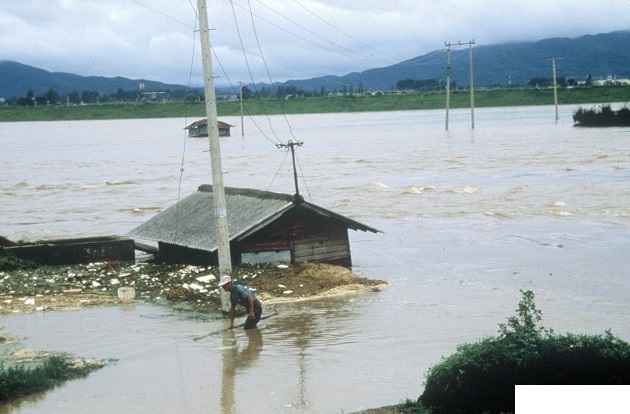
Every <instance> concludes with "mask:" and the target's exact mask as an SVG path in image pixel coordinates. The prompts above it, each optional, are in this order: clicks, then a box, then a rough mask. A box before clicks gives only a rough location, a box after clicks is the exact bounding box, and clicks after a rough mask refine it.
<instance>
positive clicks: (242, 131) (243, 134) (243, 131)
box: [239, 82, 245, 137]
mask: <svg viewBox="0 0 630 414" xmlns="http://www.w3.org/2000/svg"><path fill="white" fill-rule="evenodd" d="M239 84H240V85H241V136H242V137H244V136H245V124H244V123H243V82H239Z"/></svg>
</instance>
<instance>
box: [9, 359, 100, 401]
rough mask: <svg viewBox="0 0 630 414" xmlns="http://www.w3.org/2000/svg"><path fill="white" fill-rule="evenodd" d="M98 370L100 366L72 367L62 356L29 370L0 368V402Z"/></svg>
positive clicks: (21, 367) (23, 368)
mask: <svg viewBox="0 0 630 414" xmlns="http://www.w3.org/2000/svg"><path fill="white" fill-rule="evenodd" d="M98 368H100V366H94V365H85V366H83V367H80V368H77V367H74V366H73V365H72V364H71V361H70V360H69V358H68V357H66V356H62V355H52V356H49V357H48V358H46V360H45V361H44V363H43V364H41V365H38V366H35V367H30V368H26V367H24V366H21V365H19V366H11V367H9V368H5V367H0V402H3V401H8V400H12V399H15V398H19V397H22V396H25V395H29V394H34V393H37V392H40V391H44V390H47V389H50V388H53V387H54V386H56V385H57V384H59V383H61V382H63V381H67V380H70V379H74V378H78V377H84V376H86V375H87V374H88V373H89V372H91V371H93V370H94V369H98Z"/></svg>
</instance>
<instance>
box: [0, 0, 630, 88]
mask: <svg viewBox="0 0 630 414" xmlns="http://www.w3.org/2000/svg"><path fill="white" fill-rule="evenodd" d="M207 4H208V10H209V13H208V15H209V22H210V26H211V27H212V28H214V30H213V31H212V34H211V37H212V46H213V49H214V53H215V59H214V63H213V64H214V73H215V76H217V77H218V78H217V80H216V81H215V82H216V83H217V84H226V83H228V82H230V83H232V84H238V82H239V81H242V82H245V83H249V82H251V81H252V79H253V80H254V81H264V82H269V81H270V79H271V80H273V81H285V80H288V79H306V78H311V77H318V76H324V75H344V74H346V73H349V72H353V71H363V70H366V69H370V68H374V67H383V66H388V65H391V64H394V63H398V62H400V61H403V60H407V59H410V58H413V57H416V56H419V55H424V54H426V53H428V52H431V51H435V50H438V51H439V50H441V49H443V48H444V43H445V42H458V41H462V42H467V41H469V40H473V39H474V40H475V42H476V44H477V45H488V44H498V43H505V42H514V41H536V40H540V39H544V38H549V37H579V36H582V35H585V34H597V33H608V32H612V31H616V30H630V17H629V16H630V0H601V1H589V0H586V1H585V0H555V1H549V0H511V1H507V0H476V1H475V0H232V1H230V0H207ZM196 8H197V0H2V5H1V7H0V45H2V49H1V53H0V60H14V61H17V62H20V63H24V64H27V65H32V66H36V67H39V68H42V69H45V70H48V71H52V72H69V73H76V74H79V75H85V76H89V75H98V76H107V77H113V76H123V77H126V78H131V79H149V80H156V81H161V82H167V83H177V84H182V85H188V84H191V85H192V86H200V85H202V82H203V81H202V75H201V72H202V69H201V68H202V66H201V62H200V46H199V36H198V32H196V29H197V28H198V23H197V18H196V14H195V10H196ZM444 60H445V59H444V54H443V53H437V54H436V55H435V56H434V58H433V59H432V60H431V61H428V62H427V64H440V65H443V64H444V63H443V61H444Z"/></svg>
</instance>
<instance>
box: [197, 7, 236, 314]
mask: <svg viewBox="0 0 630 414" xmlns="http://www.w3.org/2000/svg"><path fill="white" fill-rule="evenodd" d="M197 12H198V14H199V29H200V34H201V35H200V38H201V59H202V62H203V75H204V93H205V95H206V115H207V117H208V140H209V141H210V163H211V164H212V194H213V199H214V210H215V217H216V220H217V250H218V253H217V254H218V258H219V273H220V274H219V276H223V275H228V276H230V275H231V274H232V259H231V257H230V241H229V233H228V219H227V207H226V203H225V188H224V185H223V167H222V166H221V146H220V144H219V127H218V123H217V105H216V96H215V92H214V79H213V78H212V55H211V54H210V30H209V29H208V10H207V9H206V1H205V0H197ZM221 291H222V292H221V309H222V310H223V312H227V311H228V310H229V309H230V297H229V293H228V292H225V291H223V289H221Z"/></svg>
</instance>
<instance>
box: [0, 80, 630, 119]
mask: <svg viewBox="0 0 630 414" xmlns="http://www.w3.org/2000/svg"><path fill="white" fill-rule="evenodd" d="M445 98H446V97H445V93H444V92H433V93H422V94H393V95H385V96H355V97H350V96H346V97H335V98H310V99H295V100H289V101H285V100H277V99H275V100H264V101H259V100H247V101H245V102H244V111H245V114H246V115H261V114H268V115H275V114H282V113H285V114H300V113H334V112H368V111H395V110H396V111H399V110H422V109H440V108H444V106H445ZM629 101H630V87H619V86H617V87H614V86H611V87H593V88H575V89H564V88H562V89H559V90H558V103H559V104H560V105H562V104H586V105H590V104H604V103H612V102H629ZM469 105H470V95H469V94H468V92H467V91H463V92H457V91H456V92H452V93H451V99H450V107H451V108H467V107H469ZM530 105H553V91H552V90H551V89H482V90H478V91H475V107H477V108H483V107H500V106H530ZM217 112H218V114H219V116H236V115H240V103H239V102H218V103H217ZM204 116H205V105H204V104H203V103H186V102H169V103H146V104H135V103H120V104H94V105H77V106H63V105H56V106H40V107H22V106H11V107H2V108H0V122H20V121H69V120H90V119H134V118H184V117H191V118H201V117H204Z"/></svg>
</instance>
